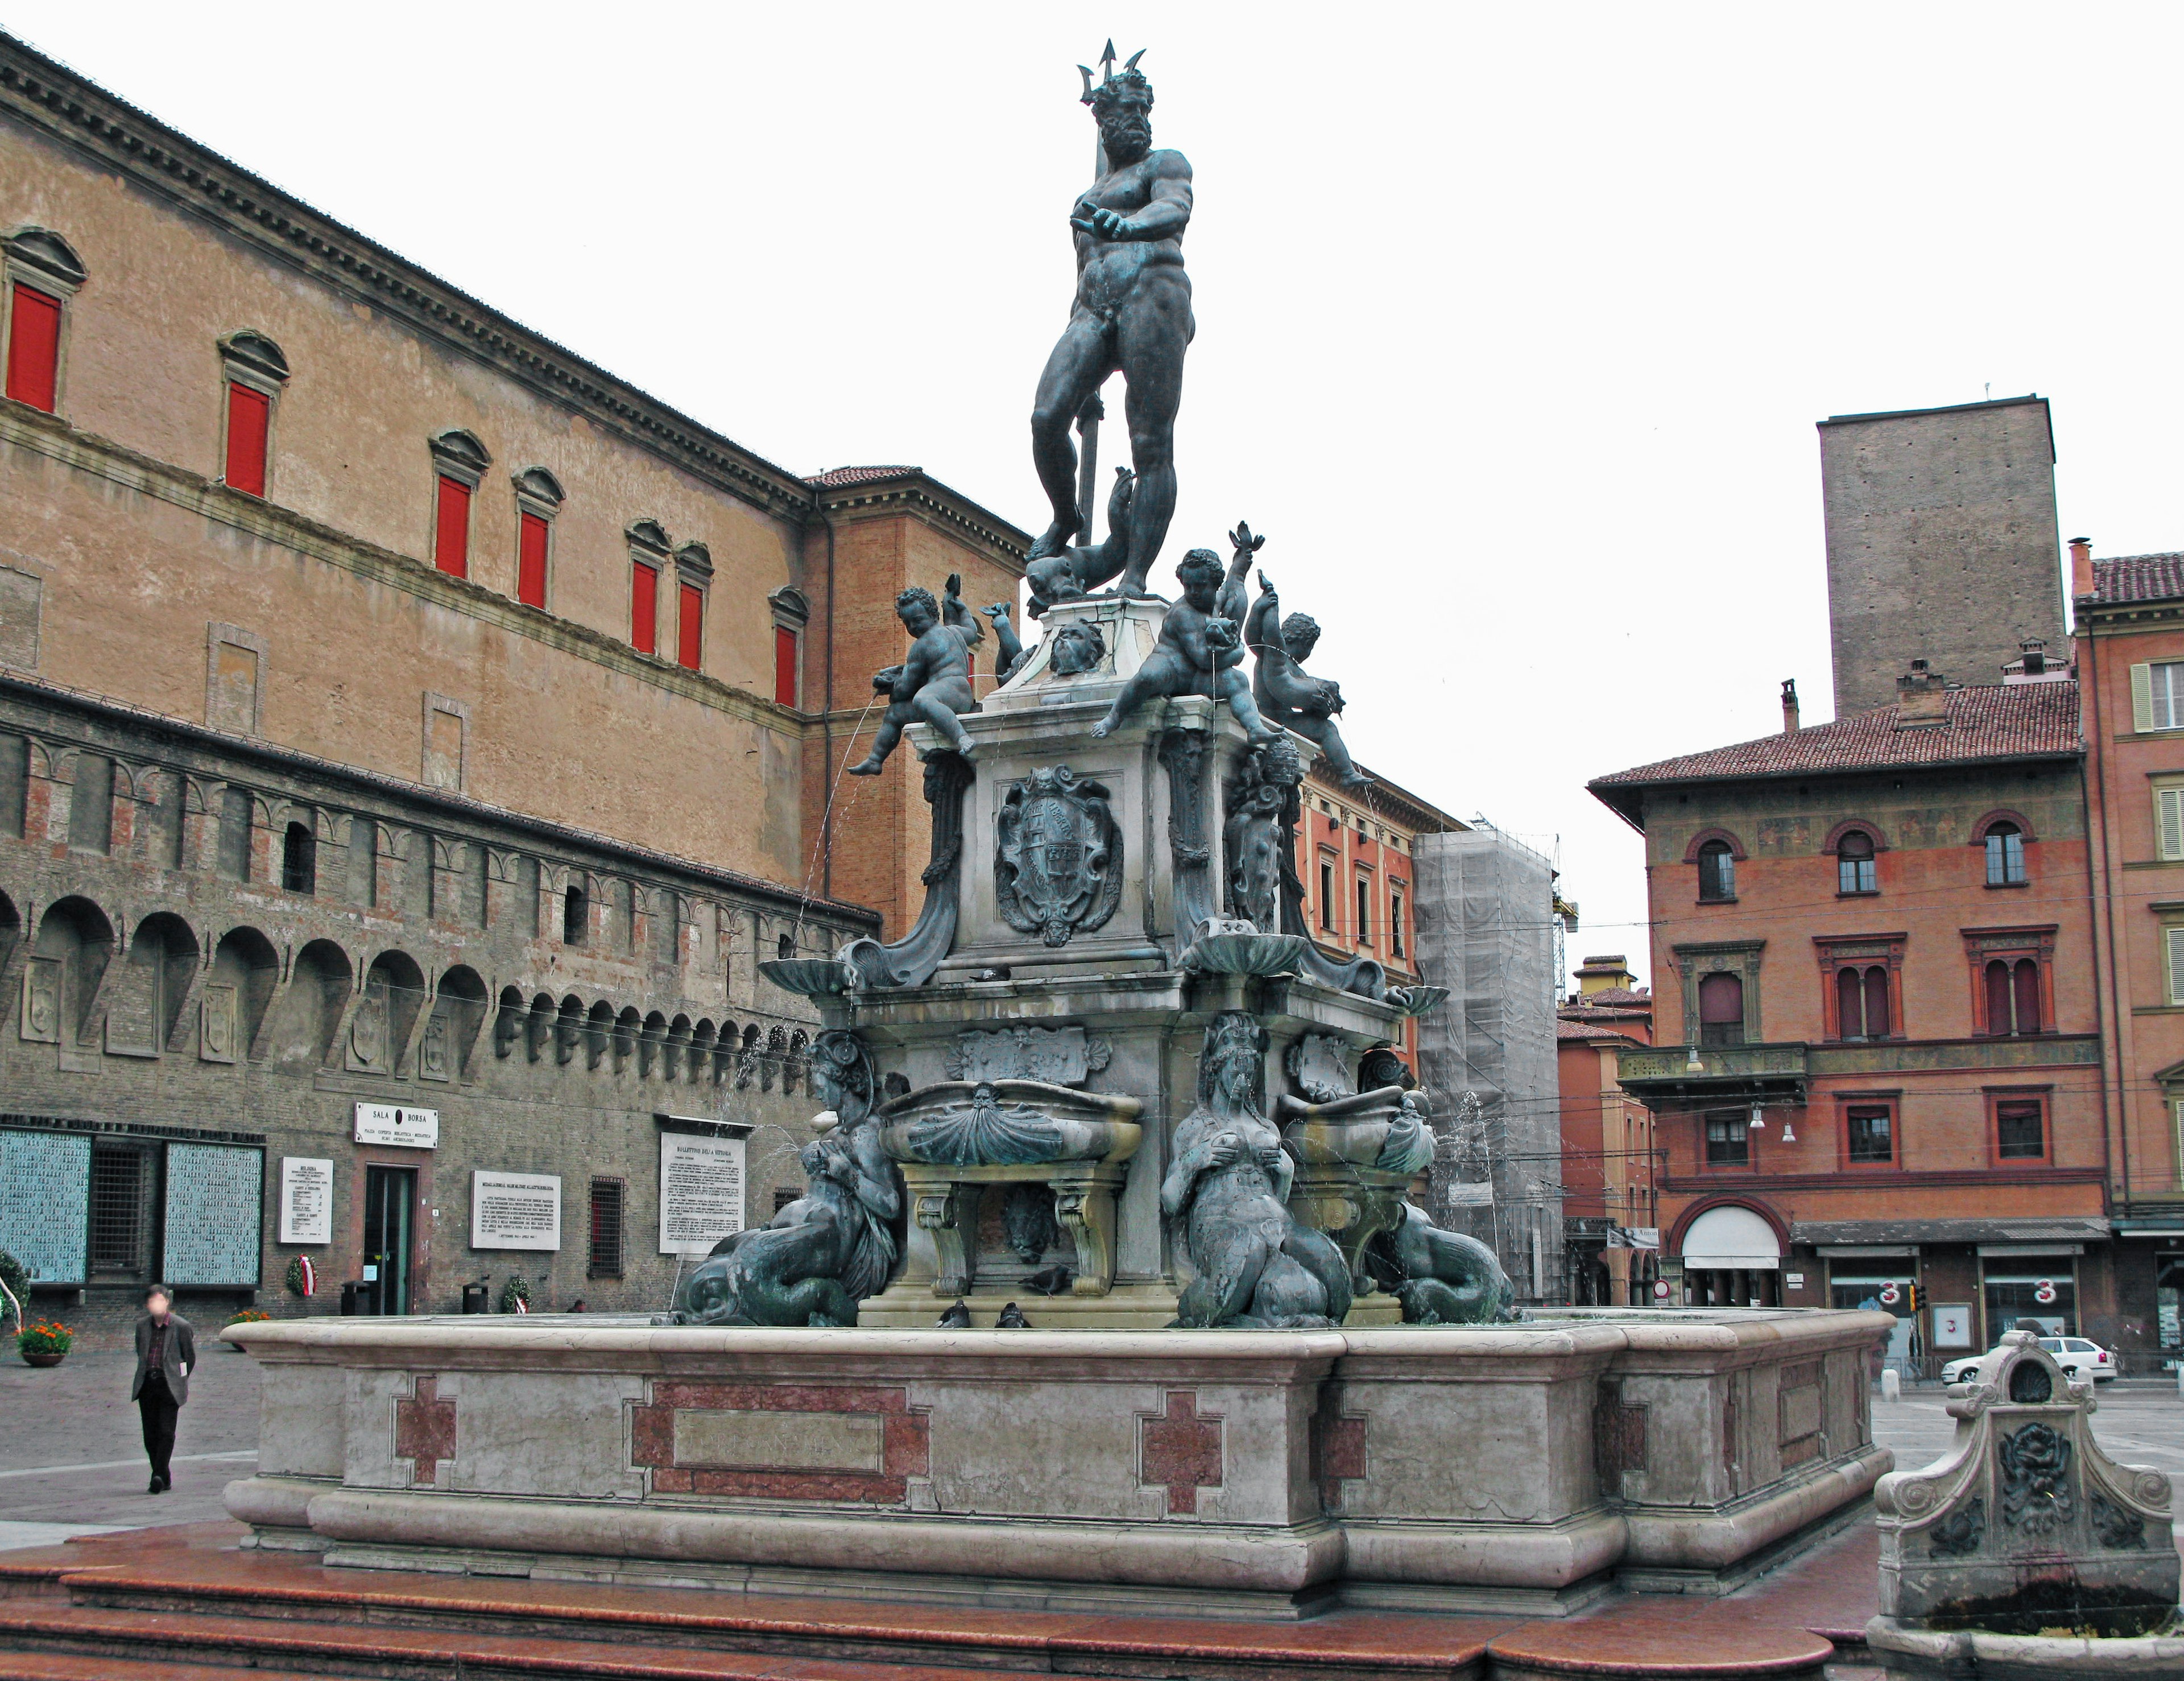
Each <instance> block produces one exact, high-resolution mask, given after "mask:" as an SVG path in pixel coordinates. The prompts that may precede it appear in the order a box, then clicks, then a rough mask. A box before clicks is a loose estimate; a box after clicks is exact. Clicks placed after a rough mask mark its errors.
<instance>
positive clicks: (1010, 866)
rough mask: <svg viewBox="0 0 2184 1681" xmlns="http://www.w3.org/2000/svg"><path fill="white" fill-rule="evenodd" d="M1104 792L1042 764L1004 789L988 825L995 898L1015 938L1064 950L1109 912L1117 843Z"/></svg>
mask: <svg viewBox="0 0 2184 1681" xmlns="http://www.w3.org/2000/svg"><path fill="white" fill-rule="evenodd" d="M1111 798H1112V796H1111V795H1110V794H1109V793H1108V791H1107V789H1106V786H1105V785H1103V784H1101V783H1098V782H1095V781H1092V780H1090V779H1089V778H1083V777H1079V776H1078V774H1077V773H1076V772H1075V771H1073V770H1072V769H1070V768H1069V767H1068V766H1067V765H1042V766H1039V767H1037V768H1034V770H1033V771H1032V773H1030V774H1029V775H1028V776H1027V777H1025V778H1024V779H1023V780H1022V781H1021V782H1019V783H1017V785H1016V786H1014V787H1013V788H1011V789H1010V790H1009V791H1008V795H1007V797H1006V799H1005V800H1003V801H1002V802H1001V809H1000V815H999V817H998V818H996V820H995V842H996V844H995V860H994V894H995V900H996V902H997V903H998V904H999V906H1000V913H1001V915H1002V916H1003V917H1004V918H1005V919H1006V920H1007V922H1008V924H1009V926H1010V927H1011V928H1013V929H1015V930H1017V932H1018V933H1021V934H1036V935H1039V937H1040V938H1041V939H1043V940H1044V941H1045V942H1046V943H1047V944H1048V945H1050V946H1066V945H1067V944H1068V943H1069V941H1070V937H1071V936H1072V935H1075V934H1080V933H1084V934H1089V933H1090V932H1091V931H1092V930H1094V929H1095V928H1098V927H1100V926H1101V925H1102V924H1105V923H1106V920H1107V919H1108V918H1110V917H1112V915H1114V913H1115V907H1116V905H1117V903H1119V902H1121V899H1122V896H1123V837H1122V833H1121V831H1120V830H1118V829H1117V828H1116V826H1115V818H1114V815H1113V813H1111V812H1110V811H1109V810H1108V804H1107V802H1108V801H1109V800H1110V799H1111Z"/></svg>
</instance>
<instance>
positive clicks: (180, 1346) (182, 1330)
mask: <svg viewBox="0 0 2184 1681" xmlns="http://www.w3.org/2000/svg"><path fill="white" fill-rule="evenodd" d="M151 1358H152V1315H150V1314H146V1315H143V1317H142V1318H141V1319H139V1320H138V1321H136V1379H135V1381H134V1382H131V1384H130V1386H129V1399H131V1400H132V1401H133V1400H135V1399H136V1397H137V1396H138V1395H140V1394H142V1393H143V1391H144V1378H145V1375H146V1373H148V1371H150V1370H151ZM159 1369H160V1371H163V1372H164V1373H165V1374H166V1377H167V1393H169V1394H170V1395H172V1396H173V1397H174V1398H175V1405H176V1406H180V1405H181V1404H182V1403H183V1402H185V1401H187V1400H188V1399H189V1398H190V1374H191V1373H192V1371H196V1370H197V1369H198V1339H197V1332H196V1331H195V1330H194V1329H193V1328H192V1326H191V1325H190V1322H189V1321H187V1319H184V1318H183V1317H182V1316H181V1315H180V1314H178V1313H170V1314H169V1315H167V1347H166V1357H165V1358H164V1360H161V1361H160V1362H159Z"/></svg>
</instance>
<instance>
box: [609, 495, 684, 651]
mask: <svg viewBox="0 0 2184 1681" xmlns="http://www.w3.org/2000/svg"><path fill="white" fill-rule="evenodd" d="M622 541H623V544H624V545H625V546H626V547H627V549H628V550H629V603H630V606H629V613H628V617H627V624H628V627H629V645H630V647H631V649H632V651H635V652H636V653H638V654H639V655H641V656H643V657H644V658H646V659H649V660H656V659H659V658H660V582H661V580H662V579H664V578H666V576H667V575H668V571H669V562H670V561H672V560H673V559H674V557H675V544H674V540H673V539H671V538H670V537H669V536H668V534H667V528H666V527H665V526H663V525H662V524H660V522H659V521H658V520H655V519H640V520H632V521H631V522H630V523H629V524H628V525H627V527H626V528H624V529H623V531H622ZM638 567H650V568H651V569H652V646H651V647H650V648H649V649H644V648H639V647H638V645H637V568H638Z"/></svg>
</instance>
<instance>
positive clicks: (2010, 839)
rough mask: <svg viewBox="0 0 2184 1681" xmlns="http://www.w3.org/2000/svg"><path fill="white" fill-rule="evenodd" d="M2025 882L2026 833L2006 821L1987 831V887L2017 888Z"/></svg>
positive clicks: (1990, 825)
mask: <svg viewBox="0 0 2184 1681" xmlns="http://www.w3.org/2000/svg"><path fill="white" fill-rule="evenodd" d="M2024 881H2025V831H2024V830H2023V829H2020V828H2019V827H2018V826H2017V825H2016V824H2014V823H2010V822H2009V821H2007V820H2004V821H2003V822H2001V823H1996V824H1989V825H1988V828H1987V831H1986V885H1988V886H1990V887H2017V886H2021V885H2024Z"/></svg>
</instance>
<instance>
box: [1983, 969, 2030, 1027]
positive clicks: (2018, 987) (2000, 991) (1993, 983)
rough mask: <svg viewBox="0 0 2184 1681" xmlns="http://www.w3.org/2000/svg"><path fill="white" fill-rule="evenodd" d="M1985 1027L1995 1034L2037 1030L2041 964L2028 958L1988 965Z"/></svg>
mask: <svg viewBox="0 0 2184 1681" xmlns="http://www.w3.org/2000/svg"><path fill="white" fill-rule="evenodd" d="M1986 1030H1987V1031H1988V1032H1989V1033H1991V1034H1992V1035H1994V1036H1997V1037H2002V1036H2019V1035H2023V1034H2027V1033H2037V1032H2039V1031H2040V965H2039V964H2037V963H2035V962H2033V961H2032V959H2031V958H2018V959H2017V961H2016V962H2014V963H2009V962H2006V961H2004V960H2003V959H2002V958H1996V959H1995V960H1994V961H1993V962H1992V963H1988V964H1987V966H1986Z"/></svg>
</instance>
